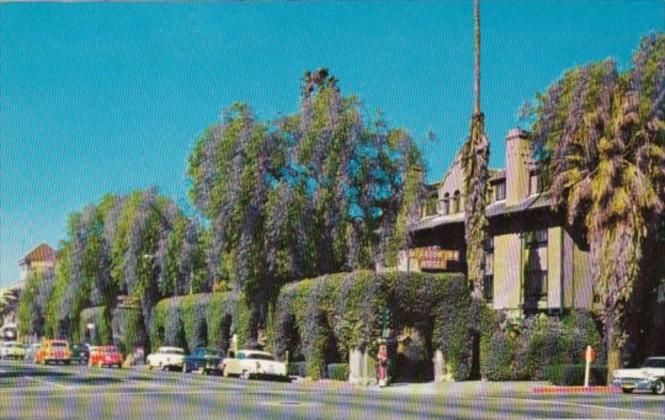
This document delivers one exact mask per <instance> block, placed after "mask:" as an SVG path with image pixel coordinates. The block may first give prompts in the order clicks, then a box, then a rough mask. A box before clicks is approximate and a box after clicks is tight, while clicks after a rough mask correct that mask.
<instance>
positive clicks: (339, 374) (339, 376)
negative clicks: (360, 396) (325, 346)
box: [327, 363, 349, 381]
mask: <svg viewBox="0 0 665 420" xmlns="http://www.w3.org/2000/svg"><path fill="white" fill-rule="evenodd" d="M327 373H328V378H329V379H333V380H335V381H346V380H348V379H349V364H348V363H331V364H329V365H328V366H327Z"/></svg>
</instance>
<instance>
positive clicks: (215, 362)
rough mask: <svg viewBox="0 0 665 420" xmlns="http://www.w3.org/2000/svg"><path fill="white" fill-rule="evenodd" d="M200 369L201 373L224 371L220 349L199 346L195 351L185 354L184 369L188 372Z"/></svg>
mask: <svg viewBox="0 0 665 420" xmlns="http://www.w3.org/2000/svg"><path fill="white" fill-rule="evenodd" d="M193 370H195V371H198V372H199V373H201V374H204V375H205V374H207V373H210V372H217V373H221V372H222V356H221V354H220V353H219V351H217V350H215V349H209V348H205V347H199V348H197V349H195V350H194V353H192V354H190V355H189V356H185V358H184V359H183V362H182V371H183V372H184V373H188V372H191V371H193Z"/></svg>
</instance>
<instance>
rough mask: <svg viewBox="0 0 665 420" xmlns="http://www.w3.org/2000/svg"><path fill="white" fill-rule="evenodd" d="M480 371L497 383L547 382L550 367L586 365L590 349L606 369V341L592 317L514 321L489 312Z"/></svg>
mask: <svg viewBox="0 0 665 420" xmlns="http://www.w3.org/2000/svg"><path fill="white" fill-rule="evenodd" d="M481 325H482V331H481V341H480V370H481V375H482V377H483V378H485V379H489V380H493V381H508V380H543V379H545V377H546V375H545V368H546V367H547V366H550V365H565V364H581V363H584V351H585V349H586V346H587V345H590V346H592V347H593V348H594V349H596V351H597V352H598V356H597V358H596V364H597V365H602V364H603V363H604V360H605V355H604V354H603V353H602V350H601V349H602V345H601V344H602V339H601V335H600V333H599V329H598V327H597V325H596V322H595V321H594V319H593V318H592V316H591V315H590V314H589V313H587V312H583V311H576V312H572V313H570V314H568V315H566V316H565V317H563V318H562V319H559V318H557V317H548V316H546V315H544V314H543V315H537V316H532V317H529V318H526V319H518V320H510V319H508V318H507V317H506V316H505V314H504V313H502V312H500V311H499V312H496V311H493V310H490V309H486V310H485V311H484V313H483V317H482V324H481Z"/></svg>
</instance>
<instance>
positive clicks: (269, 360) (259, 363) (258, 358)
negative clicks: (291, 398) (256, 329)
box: [223, 350, 289, 380]
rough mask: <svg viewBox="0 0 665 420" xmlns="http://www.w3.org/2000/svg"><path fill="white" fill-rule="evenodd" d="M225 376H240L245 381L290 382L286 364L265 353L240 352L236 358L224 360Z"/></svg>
mask: <svg viewBox="0 0 665 420" xmlns="http://www.w3.org/2000/svg"><path fill="white" fill-rule="evenodd" d="M223 369H224V376H226V377H228V376H239V377H241V378H243V379H251V378H272V379H281V380H288V378H289V377H288V375H287V371H286V363H282V362H279V361H277V360H275V357H274V356H273V355H272V354H270V353H268V352H265V351H258V350H239V351H238V352H237V353H236V354H235V357H229V358H226V359H224V362H223Z"/></svg>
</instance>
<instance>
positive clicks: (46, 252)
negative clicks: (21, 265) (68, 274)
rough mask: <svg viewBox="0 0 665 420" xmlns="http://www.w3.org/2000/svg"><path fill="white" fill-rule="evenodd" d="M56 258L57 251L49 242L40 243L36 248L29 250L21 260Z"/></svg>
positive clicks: (32, 260)
mask: <svg viewBox="0 0 665 420" xmlns="http://www.w3.org/2000/svg"><path fill="white" fill-rule="evenodd" d="M53 260H55V252H54V251H53V248H51V247H50V246H49V245H48V244H39V245H38V246H37V247H36V248H35V249H33V250H32V251H30V252H28V254H27V255H26V256H25V257H23V259H22V260H21V262H23V261H26V262H34V261H53Z"/></svg>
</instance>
